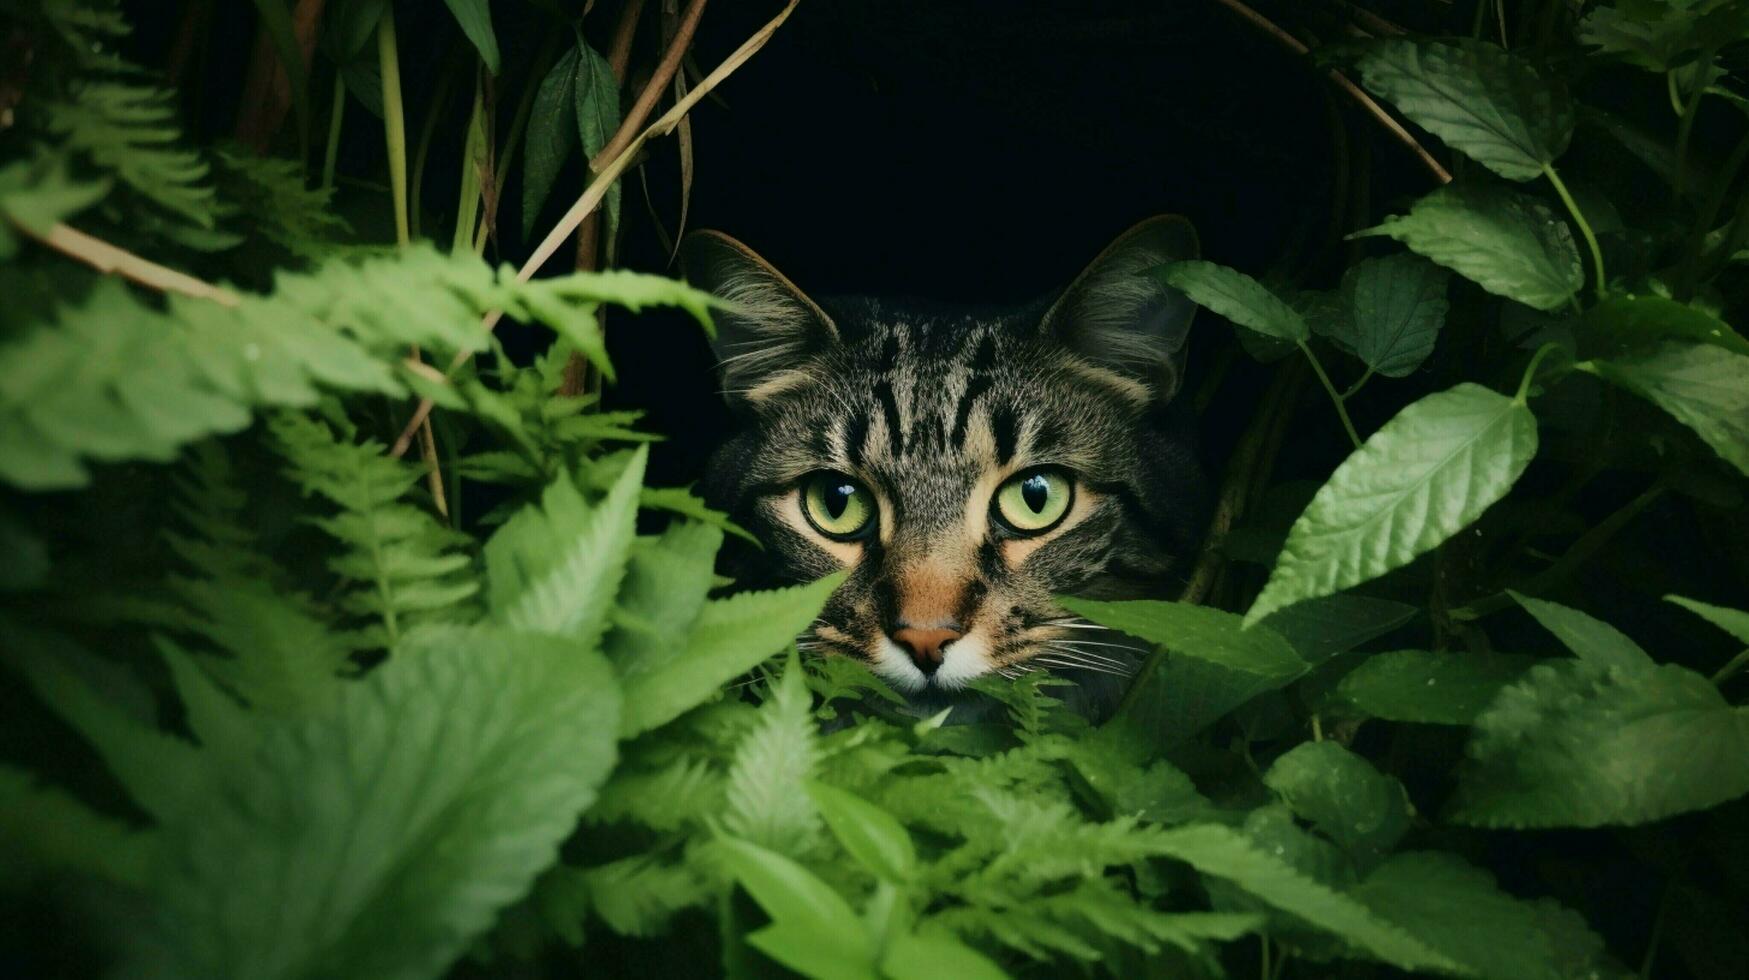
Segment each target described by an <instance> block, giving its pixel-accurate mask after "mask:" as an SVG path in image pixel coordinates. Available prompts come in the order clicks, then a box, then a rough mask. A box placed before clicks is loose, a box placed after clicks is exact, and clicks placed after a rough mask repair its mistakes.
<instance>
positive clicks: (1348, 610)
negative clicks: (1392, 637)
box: [1262, 592, 1420, 664]
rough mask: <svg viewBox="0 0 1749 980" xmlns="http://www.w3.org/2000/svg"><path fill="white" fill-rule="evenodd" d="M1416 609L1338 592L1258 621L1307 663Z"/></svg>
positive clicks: (1382, 630)
mask: <svg viewBox="0 0 1749 980" xmlns="http://www.w3.org/2000/svg"><path fill="white" fill-rule="evenodd" d="M1419 613H1420V610H1419V609H1417V608H1415V607H1414V606H1411V605H1408V604H1407V603H1402V602H1392V601H1391V600H1389V599H1375V598H1373V597H1372V596H1364V595H1354V594H1352V593H1345V592H1340V593H1337V594H1336V595H1327V596H1323V597H1322V598H1318V599H1309V600H1307V601H1305V602H1300V603H1295V604H1294V605H1291V606H1289V607H1287V608H1286V609H1280V610H1277V611H1275V612H1273V613H1270V614H1269V615H1268V616H1266V617H1265V618H1264V620H1263V623H1262V625H1264V626H1267V627H1269V628H1270V629H1272V630H1274V631H1276V632H1277V633H1280V634H1281V635H1282V637H1283V638H1284V639H1286V640H1287V642H1288V643H1289V644H1290V645H1291V646H1292V647H1293V648H1294V649H1295V650H1296V651H1298V652H1299V655H1300V656H1301V657H1303V658H1305V660H1306V662H1307V663H1310V664H1316V663H1322V662H1324V661H1325V660H1328V659H1330V658H1331V657H1334V656H1336V655H1337V654H1339V653H1347V652H1348V651H1350V650H1352V649H1354V648H1355V647H1358V646H1360V645H1361V644H1362V643H1365V642H1367V641H1368V640H1372V639H1375V638H1377V637H1380V636H1384V635H1385V634H1386V633H1389V632H1391V631H1392V630H1395V629H1396V628H1397V627H1399V626H1402V625H1403V624H1404V623H1407V622H1408V621H1409V620H1411V619H1414V618H1415V617H1416V615H1418V614H1419Z"/></svg>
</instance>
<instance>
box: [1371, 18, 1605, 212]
mask: <svg viewBox="0 0 1749 980" xmlns="http://www.w3.org/2000/svg"><path fill="white" fill-rule="evenodd" d="M1359 68H1360V75H1361V79H1362V80H1363V81H1364V82H1365V84H1366V87H1367V88H1369V89H1372V90H1373V91H1374V92H1376V93H1377V94H1379V95H1381V96H1384V97H1385V98H1387V99H1389V100H1390V101H1391V102H1392V104H1394V105H1395V106H1396V107H1397V108H1398V109H1399V110H1401V111H1402V113H1403V115H1405V116H1408V117H1409V118H1410V119H1411V120H1412V121H1414V122H1415V123H1416V124H1417V125H1419V126H1421V127H1422V128H1423V129H1426V130H1427V131H1428V132H1430V133H1433V134H1434V135H1435V136H1438V137H1439V138H1440V139H1442V140H1445V142H1446V144H1447V145H1449V146H1451V147H1452V148H1453V149H1455V150H1458V151H1459V152H1462V153H1464V154H1466V155H1467V156H1469V157H1470V158H1471V159H1473V160H1475V161H1476V162H1477V163H1480V164H1481V165H1482V166H1484V167H1487V168H1488V169H1489V170H1492V171H1494V172H1495V173H1497V174H1499V175H1500V176H1502V177H1505V178H1506V179H1508V180H1532V179H1535V178H1536V177H1539V176H1541V175H1542V172H1543V168H1544V167H1546V166H1548V165H1549V164H1551V163H1553V162H1554V161H1555V159H1556V158H1557V157H1559V156H1560V155H1561V154H1562V153H1563V152H1565V151H1566V149H1567V141H1568V140H1570V139H1571V138H1572V136H1573V121H1574V116H1573V101H1572V99H1571V98H1570V97H1569V96H1568V95H1567V90H1566V87H1565V86H1564V85H1562V84H1560V83H1559V82H1558V81H1556V80H1553V79H1549V78H1546V77H1544V76H1543V75H1542V74H1541V73H1539V72H1538V71H1537V69H1536V67H1535V66H1534V65H1532V64H1531V63H1530V62H1528V61H1525V60H1524V59H1523V58H1520V57H1518V56H1517V55H1513V54H1510V53H1508V52H1507V51H1505V50H1504V49H1502V48H1501V47H1500V46H1499V45H1496V44H1490V43H1488V42H1486V41H1410V40H1399V39H1390V40H1380V41H1374V42H1372V43H1370V44H1368V45H1367V46H1366V52H1365V53H1364V54H1363V55H1361V57H1360V61H1359Z"/></svg>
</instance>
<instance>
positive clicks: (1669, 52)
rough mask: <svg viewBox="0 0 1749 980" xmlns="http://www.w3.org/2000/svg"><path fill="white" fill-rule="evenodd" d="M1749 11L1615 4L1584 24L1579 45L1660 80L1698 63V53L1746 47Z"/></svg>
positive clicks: (1667, 0)
mask: <svg viewBox="0 0 1749 980" xmlns="http://www.w3.org/2000/svg"><path fill="white" fill-rule="evenodd" d="M1746 30H1749V10H1745V9H1744V8H1743V7H1742V5H1741V4H1737V3H1733V2H1732V0H1722V2H1705V0H1703V2H1699V3H1696V2H1694V0H1615V2H1614V3H1612V4H1610V5H1609V6H1607V7H1597V8H1596V9H1594V10H1592V11H1591V13H1590V14H1588V15H1586V17H1585V19H1584V20H1583V21H1582V22H1580V24H1579V40H1581V41H1583V42H1584V43H1586V44H1589V45H1592V46H1593V47H1596V48H1597V49H1598V50H1600V51H1602V52H1603V53H1605V54H1611V55H1616V56H1618V57H1620V58H1621V59H1622V60H1623V61H1626V62H1628V63H1629V64H1632V65H1636V66H1638V67H1640V68H1644V69H1646V70H1647V71H1655V72H1658V73H1660V74H1662V73H1664V72H1668V71H1673V70H1676V69H1678V68H1682V67H1684V66H1686V65H1691V64H1693V63H1694V61H1693V59H1694V56H1695V54H1696V53H1698V52H1702V51H1707V50H1709V49H1716V48H1719V47H1722V46H1724V45H1725V44H1728V43H1731V42H1733V41H1740V40H1742V39H1743V35H1744V33H1745V31H1746Z"/></svg>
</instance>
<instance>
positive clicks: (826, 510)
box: [802, 470, 875, 541]
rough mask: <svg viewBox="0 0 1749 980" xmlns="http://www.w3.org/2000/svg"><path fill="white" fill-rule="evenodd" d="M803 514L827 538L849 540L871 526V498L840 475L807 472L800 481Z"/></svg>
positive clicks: (872, 507) (860, 487)
mask: <svg viewBox="0 0 1749 980" xmlns="http://www.w3.org/2000/svg"><path fill="white" fill-rule="evenodd" d="M802 515H803V516H804V517H806V518H807V519H808V523H809V524H812V525H813V526H814V530H816V531H819V532H820V533H821V534H823V535H825V536H826V537H828V538H831V539H832V540H834V541H852V540H855V539H856V538H860V537H862V536H864V534H865V533H866V532H867V531H868V530H869V529H871V528H873V527H874V516H875V503H874V495H873V494H871V493H869V491H868V488H867V487H865V486H863V485H862V484H860V483H858V482H856V481H855V480H853V479H851V478H850V477H848V476H845V475H844V474H842V473H833V472H831V471H830V470H822V471H820V472H818V473H810V474H808V475H807V476H806V477H803V478H802Z"/></svg>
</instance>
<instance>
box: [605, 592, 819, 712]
mask: <svg viewBox="0 0 1749 980" xmlns="http://www.w3.org/2000/svg"><path fill="white" fill-rule="evenodd" d="M843 580H844V578H843V576H842V575H832V576H828V577H826V578H823V579H821V580H819V581H818V582H813V583H810V584H808V585H798V586H795V587H792V588H788V589H774V590H772V591H769V592H743V593H741V594H739V595H735V596H731V597H729V598H727V599H713V600H711V601H710V602H708V603H706V604H705V606H704V609H703V610H701V611H700V612H699V615H698V619H697V620H695V621H694V622H693V624H692V628H691V630H690V631H689V632H688V634H687V638H686V641H685V643H683V644H681V645H679V646H678V647H676V648H675V650H674V651H673V654H672V655H671V656H669V657H666V658H662V659H659V660H658V659H654V658H651V659H644V660H639V661H636V662H635V663H633V664H627V665H626V670H627V673H626V677H625V694H626V710H625V715H624V719H623V722H622V724H623V726H624V730H623V731H622V733H621V734H623V735H625V736H626V737H627V738H629V737H631V736H632V735H635V734H638V733H639V732H644V731H648V730H649V729H651V728H655V727H656V726H658V725H662V724H665V723H667V722H668V721H671V720H673V719H674V718H676V717H678V716H679V715H680V714H681V712H683V711H686V710H687V709H689V708H692V707H694V706H696V705H699V704H702V703H703V702H704V701H705V700H707V699H709V698H710V697H712V696H714V695H715V694H716V693H717V691H718V690H719V689H721V688H722V686H723V685H724V684H726V683H728V682H729V681H731V680H734V679H735V678H736V677H739V676H741V675H742V674H745V673H746V672H748V671H749V670H752V669H753V668H754V667H756V666H758V665H759V664H760V663H762V662H764V661H765V660H766V659H768V658H769V657H771V656H772V655H773V654H775V653H778V652H780V651H781V650H782V649H783V648H784V647H785V646H787V645H788V644H790V643H791V642H793V641H794V640H795V638H796V636H797V635H799V634H800V633H801V632H802V630H804V629H806V628H807V626H808V624H809V623H811V622H813V620H814V617H815V616H817V615H819V613H820V608H821V607H822V606H824V605H825V604H826V600H827V599H828V598H830V597H831V595H832V591H833V590H834V589H836V588H837V587H838V584H839V583H840V582H842V581H843Z"/></svg>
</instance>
